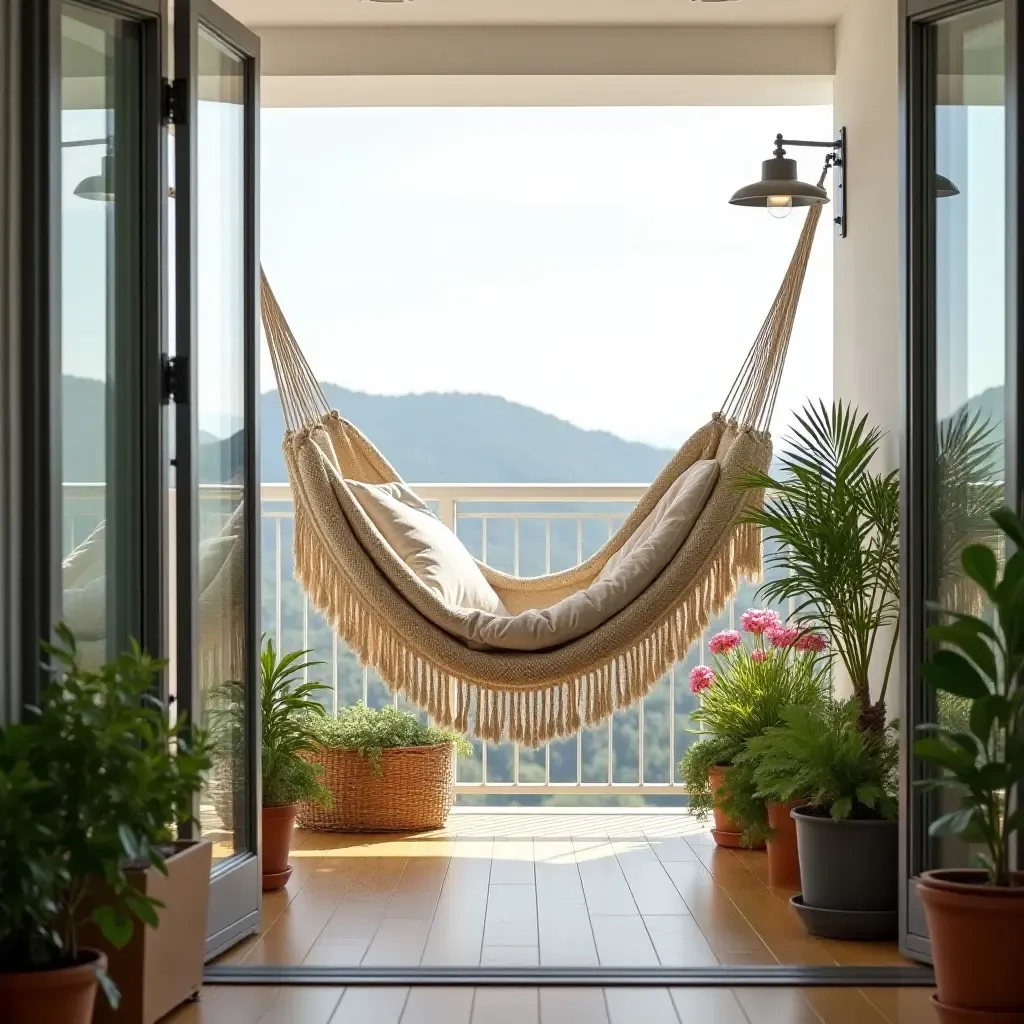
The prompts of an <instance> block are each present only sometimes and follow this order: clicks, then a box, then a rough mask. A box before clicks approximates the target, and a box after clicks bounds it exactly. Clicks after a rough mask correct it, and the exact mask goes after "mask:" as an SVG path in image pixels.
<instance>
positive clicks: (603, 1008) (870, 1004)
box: [163, 986, 935, 1024]
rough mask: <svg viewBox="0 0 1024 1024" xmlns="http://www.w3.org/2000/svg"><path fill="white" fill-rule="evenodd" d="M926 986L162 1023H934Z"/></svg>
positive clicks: (552, 996)
mask: <svg viewBox="0 0 1024 1024" xmlns="http://www.w3.org/2000/svg"><path fill="white" fill-rule="evenodd" d="M930 996H931V991H930V990H928V989H914V988H903V989H863V990H861V989H852V988H844V989H836V988H833V989H783V988H771V989H765V988H759V989H755V988H737V989H724V988H719V989H701V988H681V989H658V988H653V989H599V988H587V989H577V988H573V989H531V988H515V989H497V988H488V989H470V988H416V989H408V988H387V989H357V988H351V989H342V988H327V987H324V988H312V987H310V988H302V987H288V988H245V987H241V986H222V987H207V988H205V989H204V990H203V992H202V994H201V998H200V1000H199V1001H198V1002H196V1003H190V1004H187V1005H185V1006H183V1007H181V1008H180V1009H179V1010H177V1011H176V1012H175V1013H172V1014H171V1015H170V1016H169V1017H166V1018H164V1021H163V1024H576V1022H577V1021H579V1022H581V1024H639V1022H642V1024H935V1016H934V1011H933V1010H932V1008H931V1006H930V1005H929V1002H928V1001H929V998H930Z"/></svg>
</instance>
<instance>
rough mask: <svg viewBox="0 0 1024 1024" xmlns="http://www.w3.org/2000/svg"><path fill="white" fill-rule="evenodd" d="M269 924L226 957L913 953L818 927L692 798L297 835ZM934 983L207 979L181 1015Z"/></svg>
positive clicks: (683, 960)
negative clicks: (719, 833)
mask: <svg viewBox="0 0 1024 1024" xmlns="http://www.w3.org/2000/svg"><path fill="white" fill-rule="evenodd" d="M292 864H293V866H294V868H295V873H294V875H293V877H292V880H291V881H290V883H289V885H288V887H287V889H286V890H285V891H283V892H280V893H270V894H267V896H266V897H265V901H264V925H263V929H262V931H261V933H260V934H259V935H258V936H254V937H252V938H250V939H248V940H247V941H246V942H244V943H242V944H241V945H240V946H237V947H236V948H235V949H233V950H231V951H230V952H229V953H227V954H225V956H223V957H221V958H220V960H219V961H218V962H219V963H245V964H300V963H306V964H336V965H343V966H352V965H357V964H374V965H386V966H408V965H414V964H423V965H449V966H476V965H480V964H512V965H519V964H528V965H536V964H543V965H552V966H568V965H592V966H602V965H641V966H649V965H659V964H660V965H665V966H686V965H691V966H700V965H709V964H719V963H720V964H774V963H784V964H828V965H835V964H840V965H843V964H845V965H890V964H891V965H897V964H905V963H906V961H904V960H903V959H902V958H901V957H900V956H899V954H898V953H897V951H896V949H895V947H894V946H893V945H892V944H888V943H883V944H864V943H843V942H832V941H827V940H820V939H813V938H810V937H809V936H807V935H806V933H805V932H804V930H803V928H802V927H801V925H800V923H799V921H798V920H796V918H795V917H794V916H793V914H792V912H791V910H790V908H789V906H788V904H787V900H788V897H789V896H790V895H791V893H789V892H784V891H777V890H772V889H770V888H769V887H768V885H767V865H766V863H765V854H763V853H753V852H746V851H724V850H717V849H716V848H715V846H714V844H713V843H712V841H711V838H710V835H709V834H708V833H707V831H706V830H705V829H704V828H703V827H701V826H699V825H698V824H697V823H696V822H694V821H693V819H691V818H689V817H687V816H685V815H678V814H659V813H635V812H624V811H616V812H606V813H569V812H564V813H562V812H560V813H551V812H549V811H529V812H523V813H511V814H509V813H480V812H471V811H466V812H459V811H456V812H454V813H453V814H452V815H451V817H450V818H449V823H448V826H447V827H446V828H445V829H444V830H442V831H439V832H436V833H430V834H426V835H421V836H417V837H414V838H413V837H405V836H342V835H331V834H325V833H313V832H306V833H300V834H299V835H298V837H297V841H296V848H295V850H294V851H293V856H292ZM929 995H930V992H929V991H928V990H926V989H884V990H864V991H861V990H857V989H806V990H800V991H797V990H786V989H735V990H728V989H715V990H712V989H672V990H669V989H630V990H624V989H608V990H601V989H574V990H555V989H549V990H537V989H504V990H499V989H478V990H475V991H474V990H472V989H429V988H417V989H411V990H410V989H407V988H390V989H348V990H343V989H341V988H301V987H289V988H279V989H278V988H245V987H234V986H225V987H217V988H209V989H207V990H205V993H204V997H203V999H202V1000H201V1001H200V1002H199V1003H197V1004H195V1005H192V1006H188V1007H184V1008H183V1009H182V1010H180V1011H179V1012H178V1013H177V1014H175V1015H172V1017H170V1018H168V1021H169V1022H173V1024H286V1022H287V1024H291V1022H294V1024H328V1022H329V1024H348V1022H359V1024H484V1022H488V1024H490V1022H494V1024H504V1022H515V1024H541V1022H543V1024H556V1022H557V1024H571V1022H575V1021H581V1022H585V1024H620V1022H621V1024H635V1022H640V1024H661V1022H663V1021H664V1022H669V1024H789V1022H794V1024H926V1022H927V1024H931V1021H932V1019H933V1018H932V1016H931V1009H930V1007H929V1006H928V997H929Z"/></svg>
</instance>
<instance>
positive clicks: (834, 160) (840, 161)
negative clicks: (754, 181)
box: [774, 128, 849, 238]
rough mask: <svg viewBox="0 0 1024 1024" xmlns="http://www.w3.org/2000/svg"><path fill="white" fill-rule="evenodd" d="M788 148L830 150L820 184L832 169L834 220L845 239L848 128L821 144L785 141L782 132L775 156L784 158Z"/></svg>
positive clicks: (776, 141) (777, 142)
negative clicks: (836, 136)
mask: <svg viewBox="0 0 1024 1024" xmlns="http://www.w3.org/2000/svg"><path fill="white" fill-rule="evenodd" d="M786 146H799V147H803V148H813V149H827V150H829V152H828V153H826V154H825V167H824V169H823V170H822V172H821V182H819V184H822V183H824V181H825V175H826V174H827V173H828V171H829V168H831V169H832V174H833V177H834V179H835V187H834V189H833V191H834V197H833V198H834V201H835V204H836V205H835V207H834V209H835V212H836V215H835V217H833V218H832V219H833V222H834V223H835V225H836V231H838V232H839V237H840V238H845V237H846V231H847V227H848V224H847V221H848V219H849V218H848V214H847V211H846V128H840V129H839V137H838V138H836V139H834V140H833V141H831V142H819V141H817V140H812V139H784V138H783V137H782V133H781V132H780V133H779V134H778V135H776V136H775V152H774V156H776V157H780V158H781V157H784V156H785V155H786V150H785V147H786Z"/></svg>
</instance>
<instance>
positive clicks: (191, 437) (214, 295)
mask: <svg viewBox="0 0 1024 1024" xmlns="http://www.w3.org/2000/svg"><path fill="white" fill-rule="evenodd" d="M175 34H176V49H175V62H176V66H177V76H178V78H179V79H183V80H185V81H187V86H186V87H185V90H184V94H185V95H186V96H187V97H188V107H187V110H186V112H185V118H186V123H185V124H180V123H178V124H176V134H175V141H174V147H175V162H176V168H175V182H176V197H177V198H176V223H177V237H176V239H175V251H176V263H177V268H176V275H175V291H176V295H175V300H176V301H175V305H176V316H175V327H176V334H177V345H176V355H177V356H178V357H179V358H182V359H183V360H184V365H185V366H186V367H187V370H188V373H187V376H188V392H187V398H188V400H187V401H186V402H183V403H182V404H181V405H180V406H179V407H178V422H177V424H176V438H175V440H176V452H175V462H176V476H177V494H176V502H175V519H176V534H177V536H176V541H177V559H178V565H179V572H178V580H177V581H178V588H179V590H178V610H179V613H178V623H177V629H178V642H177V651H178V676H177V679H178V688H179V692H180V693H181V694H182V698H183V702H184V703H187V705H188V707H189V708H190V713H191V715H192V717H193V719H194V720H196V721H198V722H199V723H200V724H202V725H204V726H206V727H212V728H213V730H214V732H215V735H216V738H217V749H216V754H215V764H214V768H213V771H212V772H211V773H210V777H209V779H208V783H207V786H206V788H205V790H204V792H203V794H202V796H201V799H200V827H201V831H202V834H203V835H205V836H206V837H208V838H209V839H211V840H212V841H213V843H214V869H213V870H214V877H213V887H212V891H211V908H210V935H209V951H210V952H211V953H213V952H216V951H218V950H220V949H223V948H225V947H226V946H227V945H229V944H230V943H231V942H234V941H236V940H237V939H238V938H240V937H241V936H243V935H245V934H247V933H248V932H250V931H252V930H253V929H254V928H255V927H256V925H257V924H258V921H259V910H260V877H259V862H258V851H259V814H258V810H259V749H258V747H259V744H258V737H259V731H258V727H259V679H258V675H257V673H258V660H257V652H258V647H259V632H258V624H257V619H256V611H257V606H256V590H255V587H256V585H257V581H258V578H259V577H258V570H257V566H256V557H257V556H256V543H255V540H256V537H257V536H258V519H257V516H258V509H259V496H258V490H257V481H256V472H255V467H256V458H255V454H256V431H257V424H256V420H255V415H256V400H255V399H256V395H255V388H256V375H255V366H256V358H257V340H258V339H257V335H256V323H257V320H256V316H257V308H256V302H257V289H256V282H257V276H256V275H257V267H258V261H257V254H256V247H257V239H256V216H255V210H256V84H257V82H258V75H259V70H258V66H257V53H258V48H257V41H256V40H255V38H254V37H253V36H252V34H251V33H249V32H247V31H246V30H245V29H244V28H242V26H240V25H238V24H237V23H235V22H233V21H232V20H231V19H230V18H228V17H227V16H226V15H225V14H224V13H223V12H222V11H221V10H220V9H219V8H217V7H215V6H214V5H212V4H209V3H206V2H195V0H193V2H189V0H178V3H177V4H176V6H175Z"/></svg>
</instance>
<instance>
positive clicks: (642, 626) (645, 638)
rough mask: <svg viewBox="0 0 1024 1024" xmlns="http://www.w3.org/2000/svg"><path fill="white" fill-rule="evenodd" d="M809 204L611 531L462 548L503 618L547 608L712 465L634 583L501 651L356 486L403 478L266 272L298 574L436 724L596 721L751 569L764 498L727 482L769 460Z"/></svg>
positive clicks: (548, 731)
mask: <svg viewBox="0 0 1024 1024" xmlns="http://www.w3.org/2000/svg"><path fill="white" fill-rule="evenodd" d="M820 214H821V207H820V206H812V207H810V209H809V210H808V214H807V219H806V221H805V223H804V226H803V229H802V231H801V233H800V237H799V241H798V242H797V246H796V250H795V252H794V254H793V258H792V260H791V262H790V264H789V267H788V269H787V270H786V274H785V277H784V279H783V281H782V286H781V287H780V289H779V291H778V294H777V295H776V297H775V301H774V302H773V304H772V307H771V311H770V312H769V314H768V317H767V319H766V320H765V322H764V325H763V326H762V328H761V330H760V332H759V333H758V335H757V338H756V339H755V341H754V344H753V346H752V347H751V349H750V351H749V353H748V354H747V356H746V359H745V361H744V363H743V366H742V368H741V369H740V372H739V374H738V376H737V377H736V380H735V382H734V383H733V385H732V387H731V388H730V389H729V392H728V394H727V395H726V398H725V401H724V403H723V405H722V408H721V410H720V411H719V412H717V413H715V414H714V415H713V416H712V418H711V420H710V422H708V423H707V424H706V425H705V426H703V427H701V428H700V429H699V430H698V431H697V432H696V433H695V434H694V435H693V436H692V437H691V438H690V439H689V440H688V441H686V442H685V444H683V445H682V447H681V448H680V449H679V451H678V452H677V453H676V454H675V455H674V456H673V457H672V459H671V460H670V461H669V463H668V465H667V466H666V467H665V468H664V470H662V472H661V473H660V474H659V476H658V478H657V479H656V480H655V481H654V483H653V484H651V486H650V488H649V489H648V490H647V492H646V493H645V495H644V496H643V498H642V499H641V500H640V501H639V502H638V504H637V505H636V507H635V508H634V510H633V511H632V512H631V513H630V515H629V516H628V517H627V518H626V520H625V521H624V523H623V524H622V526H621V527H620V529H619V530H618V531H617V532H616V533H615V534H614V536H612V537H611V538H610V540H609V541H608V542H607V544H606V545H605V546H604V547H603V548H602V549H601V550H600V551H599V552H597V554H595V555H593V556H592V557H591V558H589V559H587V560H586V561H585V562H583V564H581V565H579V566H577V567H576V568H573V569H569V570H567V571H565V572H557V573H552V574H550V575H546V576H539V577H535V578H521V577H517V576H510V575H507V574H505V573H503V572H499V571H497V570H496V569H493V568H491V567H490V566H487V565H484V564H482V563H479V562H477V563H476V566H477V568H478V569H479V572H480V573H482V575H483V577H484V579H485V580H486V582H487V584H489V586H490V587H491V588H493V591H494V593H495V594H496V595H497V597H498V598H499V599H500V602H501V605H502V606H503V608H502V611H504V612H505V613H506V615H507V616H509V617H510V618H511V619H515V618H516V617H518V616H523V615H527V616H529V615H531V614H532V615H534V617H535V618H536V615H537V612H538V610H548V612H550V614H552V615H555V614H556V613H557V609H558V607H559V603H560V602H562V601H564V600H566V599H571V598H572V595H576V594H579V593H581V592H586V593H588V594H589V593H591V592H592V591H593V588H595V587H598V586H600V585H601V581H602V580H603V579H604V578H605V577H604V576H603V574H604V573H605V571H606V568H607V567H608V566H609V563H610V560H613V559H614V558H615V556H616V555H617V553H618V554H620V555H621V553H622V552H623V551H627V550H629V549H630V548H631V546H634V545H635V544H636V542H637V538H638V537H640V536H642V535H643V534H644V532H645V529H647V530H649V528H650V527H649V524H648V522H647V521H648V517H649V516H651V514H652V513H653V512H655V510H656V508H658V507H659V502H662V499H663V498H665V496H666V494H667V492H669V489H670V488H672V487H673V485H674V484H676V483H677V481H680V479H681V477H682V476H683V475H684V474H686V473H687V471H689V470H691V468H693V467H695V466H696V465H697V464H698V463H705V464H706V463H707V461H708V460H714V461H715V462H716V463H717V472H716V479H715V480H714V481H713V483H712V485H711V487H710V492H709V493H708V494H707V495H706V500H703V503H702V506H701V507H700V508H699V509H698V510H697V514H696V516H695V518H694V520H693V522H692V526H691V527H690V528H689V531H688V533H687V534H686V535H685V539H683V540H682V541H681V543H680V544H679V546H678V548H677V549H676V550H675V551H674V552H673V553H672V554H671V557H670V558H669V559H668V560H667V563H666V564H664V565H663V567H661V568H660V569H659V571H658V572H657V574H656V575H655V576H653V578H651V579H650V580H649V582H648V584H647V585H645V586H644V588H643V590H642V591H641V592H640V593H638V594H637V595H635V597H633V598H632V599H631V600H630V601H629V602H628V604H626V605H625V606H624V607H620V608H618V609H617V610H615V611H614V613H613V614H611V615H610V617H607V618H606V619H605V620H604V621H600V622H597V623H595V624H594V627H593V628H591V629H588V630H587V631H586V632H585V633H584V634H583V635H578V636H574V637H573V638H572V639H569V640H568V641H567V642H561V643H556V644H554V645H552V646H550V647H542V648H540V649H531V650H522V649H516V650H509V649H502V646H501V643H500V636H501V634H502V629H503V628H504V627H503V626H502V628H501V629H492V630H491V633H490V634H489V636H491V637H492V639H493V637H494V636H498V637H499V640H498V642H488V643H480V642H479V637H476V641H474V636H475V634H474V633H473V631H472V629H471V628H469V627H474V626H475V624H479V622H480V620H481V618H482V617H483V618H486V616H483V614H482V613H480V612H478V611H473V610H470V611H467V610H466V609H465V608H461V607H453V606H452V605H451V604H448V603H446V602H445V601H444V600H442V599H441V597H439V596H438V594H437V593H436V592H435V591H434V590H431V589H430V588H429V587H428V586H426V585H425V584H424V582H423V580H422V579H421V578H420V577H419V576H417V574H416V573H415V572H414V571H413V570H412V569H411V568H410V566H409V565H407V564H406V563H405V562H404V561H403V559H402V557H400V556H399V554H398V553H397V552H396V551H395V549H394V548H393V547H392V546H391V544H389V543H388V541H386V540H385V538H384V535H383V533H382V532H381V530H379V529H378V528H377V526H375V525H374V521H373V520H371V518H370V517H369V515H368V514H367V512H366V511H365V510H364V506H363V504H361V503H360V500H359V498H357V496H356V493H357V492H365V490H366V485H370V486H377V487H381V486H382V485H389V484H391V485H394V484H401V478H400V477H399V475H398V473H397V472H396V471H395V470H394V468H393V467H392V466H391V465H390V464H389V463H388V461H387V459H385V457H384V456H383V455H382V454H381V453H380V452H379V451H378V450H377V449H376V448H375V447H374V445H373V444H372V443H371V442H370V441H369V440H368V439H367V438H366V437H364V436H363V434H361V433H360V432H359V430H358V429H357V428H356V427H355V426H353V425H352V424H351V423H349V422H348V421H347V420H344V419H342V418H341V417H340V416H339V415H338V413H337V412H335V411H332V410H331V409H330V408H329V406H328V404H327V401H326V398H325V397H324V394H323V391H322V390H321V388H320V386H319V384H318V383H317V379H316V377H315V376H314V374H313V372H312V370H311V369H310V367H309V365H308V363H307V362H306V360H305V358H304V357H303V355H302V352H301V351H300V349H299V346H298V343H297V342H296V339H295V336H294V334H293V333H292V331H291V330H290V329H289V327H288V324H287V322H286V320H285V318H284V315H283V314H282V312H281V308H280V307H279V305H278V303H277V301H276V299H275V298H274V294H273V292H272V291H271V289H270V285H269V284H268V282H267V279H266V277H265V276H264V277H263V279H262V293H261V299H262V310H263V324H264V328H265V330H266V336H267V342H268V344H269V348H270V353H271V357H272V359H273V364H274V372H275V374H276V376H277V381H278V385H279V390H280V396H281V404H282V407H283V410H284V419H285V425H286V433H285V439H284V456H285V465H286V467H287V471H288V477H289V481H290V483H291V489H292V495H293V497H294V506H295V575H296V578H297V579H298V580H299V582H300V583H301V585H302V586H303V588H304V590H305V591H306V593H307V594H308V595H309V598H310V600H311V601H312V603H313V604H314V606H315V607H316V608H317V609H318V610H319V611H320V612H321V613H322V614H323V615H324V616H325V618H326V619H327V621H328V622H329V623H330V624H331V626H332V627H333V629H334V630H335V631H336V632H337V634H338V636H339V637H340V638H341V639H342V640H343V641H344V642H345V643H346V644H347V645H348V646H349V647H350V648H351V649H352V650H353V651H354V652H355V653H356V655H357V656H358V657H359V659H360V660H361V661H362V663H363V664H364V665H368V666H370V667H372V668H374V669H375V670H376V671H377V673H378V674H379V675H380V677H381V678H382V679H383V681H384V682H385V684H387V685H388V686H389V687H391V688H392V689H393V690H397V691H399V692H401V693H404V694H405V695H406V696H407V697H408V698H409V699H410V700H411V701H412V702H414V703H415V704H416V705H418V706H419V707H420V708H422V709H424V710H425V711H427V712H428V714H429V715H430V716H431V718H432V719H433V720H434V721H435V722H437V723H439V724H443V725H451V726H455V727H456V728H458V729H460V730H463V731H471V732H472V733H473V734H475V735H476V736H478V737H480V738H483V739H487V740H492V741H503V740H514V741H517V742H520V743H523V744H526V745H528V746H535V745H538V744H541V743H543V742H545V741H547V740H550V739H553V738H556V737H560V736H569V735H572V734H574V733H577V732H578V731H579V730H580V729H581V728H585V727H587V726H592V725H596V724H598V723H599V722H601V721H602V720H604V719H605V718H606V717H607V716H608V715H610V714H611V713H612V712H613V711H614V710H615V709H616V708H622V707H626V706H629V705H631V704H632V703H634V702H635V701H637V700H638V699H640V698H641V697H643V696H645V695H646V694H647V693H648V692H649V691H650V690H651V688H652V687H653V686H654V685H655V684H656V683H657V682H658V680H659V679H661V678H662V676H663V675H664V674H665V672H666V671H668V669H669V668H670V667H671V666H672V665H673V664H674V663H675V662H676V661H678V660H680V659H681V658H682V657H684V656H685V654H686V651H687V649H688V648H689V646H690V644H691V643H693V641H694V640H696V639H697V638H698V637H699V636H700V635H701V633H702V632H703V631H704V629H705V628H706V627H707V624H708V622H709V620H710V619H711V618H712V617H714V616H715V615H717V614H718V613H719V612H720V611H721V609H722V608H723V607H724V605H725V603H726V601H727V600H728V599H729V598H730V597H731V596H732V594H733V593H734V592H735V590H736V587H737V586H738V584H739V582H740V580H741V579H742V578H754V579H756V578H757V576H758V575H759V573H760V570H761V536H760V531H759V529H758V528H757V527H754V526H751V525H747V524H745V523H743V522H741V518H742V514H743V512H744V510H745V509H746V508H747V507H749V506H752V505H756V504H759V503H760V502H761V500H762V497H763V495H762V494H761V493H759V492H753V491H745V490H743V489H742V488H740V487H737V486H736V482H737V480H738V479H739V478H741V477H742V476H744V475H745V474H747V473H749V472H750V471H752V470H761V471H767V469H768V467H769V464H770V461H771V455H772V446H771V441H770V436H769V434H768V425H769V423H770V420H771V416H772V411H773V408H774V405H775V400H776V397H777V394H778V389H779V380H780V377H781V374H782V370H783V365H784V363H785V359H786V352H787V349H788V346H789V341H790V337H791V335H792V331H793V320H794V316H795V313H796V308H797V303H798V301H799V297H800V292H801V289H802V286H803V281H804V276H805V273H806V270H807V262H808V258H809V255H810V251H811V245H812V242H813V239H814V233H815V229H816V228H817V225H818V221H819V219H820ZM663 504H664V502H662V505H663ZM421 507H422V506H421ZM542 614H546V613H542ZM488 621H490V622H491V626H493V625H494V622H493V621H491V620H488ZM507 622H508V620H505V624H507ZM513 624H514V623H513ZM499 625H501V623H499Z"/></svg>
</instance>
